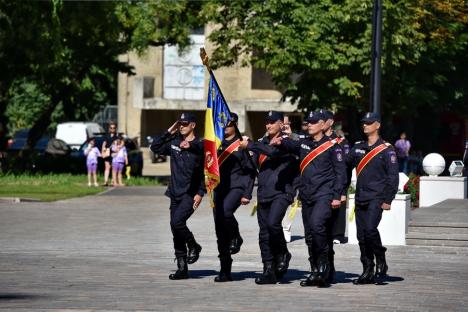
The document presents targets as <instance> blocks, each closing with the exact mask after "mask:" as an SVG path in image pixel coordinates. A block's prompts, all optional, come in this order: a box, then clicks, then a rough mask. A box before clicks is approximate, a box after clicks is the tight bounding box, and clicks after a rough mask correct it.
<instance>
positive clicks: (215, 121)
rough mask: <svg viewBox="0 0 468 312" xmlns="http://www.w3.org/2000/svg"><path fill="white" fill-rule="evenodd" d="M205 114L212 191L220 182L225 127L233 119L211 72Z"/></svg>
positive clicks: (207, 178) (207, 169) (207, 172)
mask: <svg viewBox="0 0 468 312" xmlns="http://www.w3.org/2000/svg"><path fill="white" fill-rule="evenodd" d="M206 106H207V107H206V115H205V141H204V142H205V144H204V152H205V166H204V168H205V184H206V189H207V191H208V192H209V193H211V192H212V191H213V190H214V189H215V188H216V186H217V185H218V184H219V178H220V177H219V165H218V148H219V147H220V145H221V142H222V141H223V139H224V128H226V125H227V124H228V122H229V120H231V115H230V114H229V108H228V106H227V103H226V101H224V98H223V95H222V94H221V91H220V90H219V87H218V84H217V83H216V79H215V78H214V76H213V74H212V73H210V87H209V90H208V103H207V105H206Z"/></svg>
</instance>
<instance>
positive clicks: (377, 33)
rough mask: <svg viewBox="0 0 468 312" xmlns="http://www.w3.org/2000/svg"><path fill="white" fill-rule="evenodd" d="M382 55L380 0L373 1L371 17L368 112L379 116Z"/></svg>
mask: <svg viewBox="0 0 468 312" xmlns="http://www.w3.org/2000/svg"><path fill="white" fill-rule="evenodd" d="M381 54H382V0H374V14H373V16H372V52H371V66H372V67H371V85H370V102H369V110H370V111H371V112H374V113H378V114H380V97H381V95H380V85H381V75H382V74H381V63H380V57H381Z"/></svg>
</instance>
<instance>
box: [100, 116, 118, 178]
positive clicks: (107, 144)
mask: <svg viewBox="0 0 468 312" xmlns="http://www.w3.org/2000/svg"><path fill="white" fill-rule="evenodd" d="M116 139H117V123H115V122H113V121H112V122H111V123H109V129H108V133H107V135H106V138H105V140H104V142H103V143H102V149H101V153H102V158H103V159H104V186H108V185H109V175H110V172H111V169H112V156H111V154H112V152H111V146H112V143H113V142H114V141H115V140H116ZM114 183H115V181H114Z"/></svg>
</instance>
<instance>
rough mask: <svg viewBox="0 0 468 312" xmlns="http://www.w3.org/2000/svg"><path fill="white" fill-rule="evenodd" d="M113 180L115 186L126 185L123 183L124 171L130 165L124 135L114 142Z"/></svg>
mask: <svg viewBox="0 0 468 312" xmlns="http://www.w3.org/2000/svg"><path fill="white" fill-rule="evenodd" d="M112 152H113V155H112V180H113V185H114V186H124V184H123V183H122V171H123V169H124V168H125V166H127V165H128V157H127V149H126V148H125V144H124V141H123V139H122V137H119V138H118V139H117V140H115V141H114V143H113V144H112Z"/></svg>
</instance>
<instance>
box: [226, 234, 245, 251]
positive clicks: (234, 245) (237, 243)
mask: <svg viewBox="0 0 468 312" xmlns="http://www.w3.org/2000/svg"><path fill="white" fill-rule="evenodd" d="M243 242H244V240H243V239H242V237H241V236H240V235H239V236H238V237H236V238H233V239H232V241H231V245H230V246H229V250H230V251H231V255H235V254H236V253H238V252H239V251H240V249H241V246H242V243H243Z"/></svg>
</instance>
